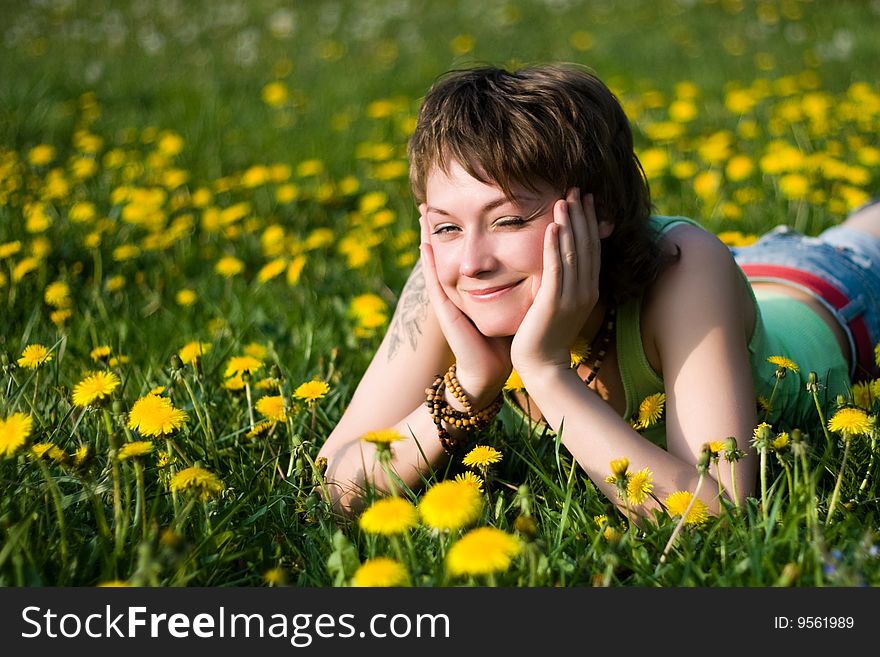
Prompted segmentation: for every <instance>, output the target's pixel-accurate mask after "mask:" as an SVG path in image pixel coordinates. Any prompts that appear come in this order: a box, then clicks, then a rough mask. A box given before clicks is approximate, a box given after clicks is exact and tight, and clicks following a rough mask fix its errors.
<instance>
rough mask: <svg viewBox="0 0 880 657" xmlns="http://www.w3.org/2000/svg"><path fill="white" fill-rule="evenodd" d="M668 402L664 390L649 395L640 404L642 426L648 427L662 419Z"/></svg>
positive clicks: (639, 422)
mask: <svg viewBox="0 0 880 657" xmlns="http://www.w3.org/2000/svg"><path fill="white" fill-rule="evenodd" d="M665 404H666V395H665V394H664V393H662V392H658V393H655V394H653V395H648V396H647V397H645V398H644V399H643V400H642V403H641V404H639V419H638V425H639V427H640V428H643V429H647V428H648V427H652V426H654V425H655V424H657V423H658V422H659V421H660V418H661V417H663V407H664V406H665Z"/></svg>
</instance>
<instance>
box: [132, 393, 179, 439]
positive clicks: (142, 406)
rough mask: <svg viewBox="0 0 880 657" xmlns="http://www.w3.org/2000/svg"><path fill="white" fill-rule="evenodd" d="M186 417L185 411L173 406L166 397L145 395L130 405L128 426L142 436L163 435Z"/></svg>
mask: <svg viewBox="0 0 880 657" xmlns="http://www.w3.org/2000/svg"><path fill="white" fill-rule="evenodd" d="M187 419H188V415H187V414H186V412H185V411H182V410H180V409H179V408H175V407H174V405H173V404H172V403H171V400H170V399H168V398H167V397H159V396H158V395H146V396H144V397H141V398H140V399H138V400H137V401H136V402H135V403H134V406H132V408H131V412H130V413H129V414H128V428H129V429H134V430H136V431H137V432H138V433H140V434H141V435H144V436H154V437H156V436H165V435H168V434H170V433H173V432H174V431H176V430H177V429H179V428H180V427H182V426H183V425H184V424H185V423H186V421H187Z"/></svg>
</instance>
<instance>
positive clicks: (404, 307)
mask: <svg viewBox="0 0 880 657" xmlns="http://www.w3.org/2000/svg"><path fill="white" fill-rule="evenodd" d="M427 316H428V293H427V290H426V289H425V277H424V276H423V275H422V261H421V260H420V261H419V262H417V263H416V266H415V267H414V268H413V270H412V273H411V274H410V275H409V279H408V280H407V281H406V285H404V286H403V292H401V293H400V301H398V302H397V310H396V311H395V313H394V319H393V320H392V321H391V327H390V329H389V331H388V333H389V335H388V360H389V362H390V361H391V360H393V359H394V357H395V356H396V355H397V352H398V351H399V349H400V346H401V345H402V344H403V343H404V341H406V342H408V343H409V346H410V347H412V350H413V351H415V350H416V346H417V345H418V343H419V336H420V335H421V334H422V322H423V321H424V319H425V317H427Z"/></svg>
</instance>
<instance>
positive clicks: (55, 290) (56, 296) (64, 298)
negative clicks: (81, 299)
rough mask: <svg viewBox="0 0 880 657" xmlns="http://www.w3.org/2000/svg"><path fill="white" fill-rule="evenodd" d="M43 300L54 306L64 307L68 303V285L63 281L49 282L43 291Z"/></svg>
mask: <svg viewBox="0 0 880 657" xmlns="http://www.w3.org/2000/svg"><path fill="white" fill-rule="evenodd" d="M43 300H44V301H45V302H46V304H47V305H49V306H52V307H54V308H66V307H67V306H69V305H70V286H69V285H67V283H65V282H63V281H55V282H54V283H49V285H47V286H46V289H45V291H44V292H43Z"/></svg>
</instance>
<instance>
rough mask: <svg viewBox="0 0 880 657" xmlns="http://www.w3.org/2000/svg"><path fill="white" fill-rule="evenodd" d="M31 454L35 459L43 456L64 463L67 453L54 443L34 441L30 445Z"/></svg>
mask: <svg viewBox="0 0 880 657" xmlns="http://www.w3.org/2000/svg"><path fill="white" fill-rule="evenodd" d="M31 455H33V457H34V458H37V459H41V458H43V457H44V456H45V457H48V458H50V459H52V460H53V461H55V462H56V463H64V462H65V461H66V460H67V453H66V452H65V451H64V450H63V449H61V448H60V447H58V445H56V444H55V443H36V444H35V445H31Z"/></svg>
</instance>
